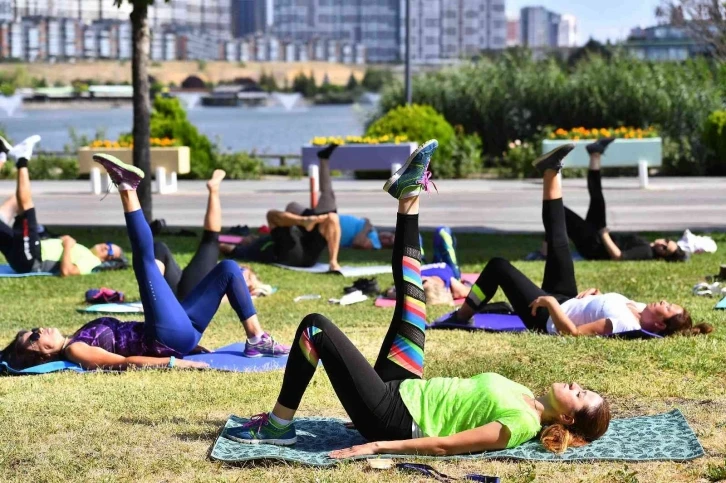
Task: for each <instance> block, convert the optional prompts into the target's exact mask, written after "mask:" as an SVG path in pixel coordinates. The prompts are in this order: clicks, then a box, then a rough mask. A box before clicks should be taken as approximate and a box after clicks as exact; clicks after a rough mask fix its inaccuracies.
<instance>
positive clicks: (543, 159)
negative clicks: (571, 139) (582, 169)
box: [532, 143, 575, 174]
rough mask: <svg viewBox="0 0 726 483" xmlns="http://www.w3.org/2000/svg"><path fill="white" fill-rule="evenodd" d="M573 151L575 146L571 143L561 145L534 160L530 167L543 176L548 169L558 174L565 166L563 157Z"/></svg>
mask: <svg viewBox="0 0 726 483" xmlns="http://www.w3.org/2000/svg"><path fill="white" fill-rule="evenodd" d="M573 149H575V145H574V144H572V143H568V144H563V145H562V146H559V147H556V148H555V149H553V150H552V151H550V152H548V153H545V154H543V155H542V156H540V157H539V158H537V159H535V160H534V162H533V163H532V166H534V167H535V168H537V171H539V172H540V173H542V174H544V172H545V171H547V170H548V169H551V170H554V171H557V172H558V173H559V172H560V170H561V169H562V167H563V166H564V165H565V163H564V159H565V156H567V155H568V154H570V151H572V150H573Z"/></svg>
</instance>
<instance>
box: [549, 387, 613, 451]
mask: <svg viewBox="0 0 726 483" xmlns="http://www.w3.org/2000/svg"><path fill="white" fill-rule="evenodd" d="M608 427H610V404H608V402H607V400H606V399H603V400H602V403H601V404H600V405H598V406H597V407H595V408H584V409H582V410H580V411H578V412H577V413H575V422H574V423H572V424H571V425H569V426H565V425H564V424H560V423H557V424H553V425H551V426H547V427H546V428H545V429H544V430H543V431H542V434H541V435H540V442H541V443H542V446H544V447H545V449H546V450H547V451H551V452H553V453H564V452H565V451H567V448H570V447H572V448H579V447H580V446H585V445H586V444H587V443H590V442H592V441H595V440H596V439H598V438H600V437H601V436H602V435H603V434H605V432H606V431H607V430H608Z"/></svg>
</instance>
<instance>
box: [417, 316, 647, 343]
mask: <svg viewBox="0 0 726 483" xmlns="http://www.w3.org/2000/svg"><path fill="white" fill-rule="evenodd" d="M449 315H451V313H449V314H446V315H443V316H441V317H439V318H438V319H436V320H435V321H434V322H433V323H432V324H429V325H428V326H427V328H429V329H463V330H483V331H489V332H524V331H526V330H527V327H526V326H525V325H524V322H522V319H520V318H519V316H517V315H503V314H476V315H474V323H473V324H471V325H465V324H456V323H446V322H444V320H446V319H447V318H448V317H449ZM606 337H619V338H624V339H660V338H661V336H660V335H658V334H654V333H652V332H648V331H646V330H642V329H641V330H631V331H628V332H620V333H617V334H609V335H607V336H606Z"/></svg>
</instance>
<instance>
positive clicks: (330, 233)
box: [318, 213, 340, 271]
mask: <svg viewBox="0 0 726 483" xmlns="http://www.w3.org/2000/svg"><path fill="white" fill-rule="evenodd" d="M323 216H325V217H326V219H325V220H324V221H323V222H322V223H320V225H319V226H318V231H320V234H321V235H322V236H323V238H325V241H326V242H327V244H328V255H329V258H330V262H329V263H330V270H331V271H336V270H340V264H339V263H338V253H339V252H340V219H339V218H338V214H337V213H328V214H327V215H323Z"/></svg>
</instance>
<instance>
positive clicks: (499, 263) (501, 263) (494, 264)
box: [485, 257, 512, 270]
mask: <svg viewBox="0 0 726 483" xmlns="http://www.w3.org/2000/svg"><path fill="white" fill-rule="evenodd" d="M511 265H512V264H511V262H510V261H509V260H507V259H506V258H502V257H494V258H492V259H491V260H489V263H487V266H486V267H485V269H487V268H489V267H491V268H489V269H490V270H500V269H502V268H504V267H509V266H511Z"/></svg>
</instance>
